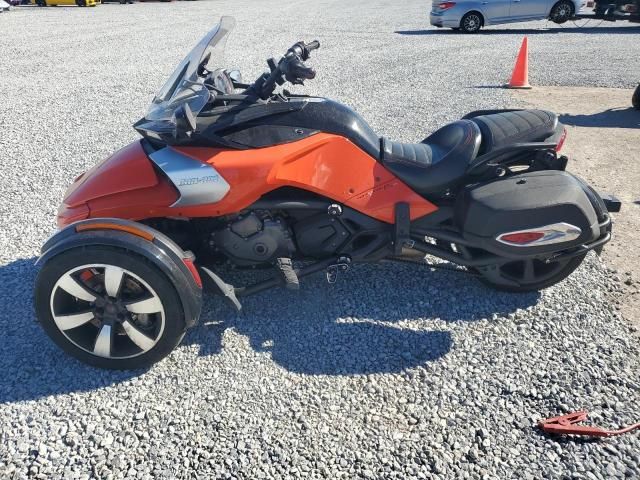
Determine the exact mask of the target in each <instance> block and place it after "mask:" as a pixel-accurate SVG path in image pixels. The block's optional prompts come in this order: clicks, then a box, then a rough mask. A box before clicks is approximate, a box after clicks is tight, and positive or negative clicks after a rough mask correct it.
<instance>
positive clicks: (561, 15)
mask: <svg viewBox="0 0 640 480" xmlns="http://www.w3.org/2000/svg"><path fill="white" fill-rule="evenodd" d="M573 14H574V6H573V3H571V2H569V1H567V0H561V1H560V2H558V3H556V4H555V5H554V6H553V8H551V12H550V13H549V20H551V21H552V22H553V23H557V24H559V25H560V24H563V23H565V22H567V21H568V20H569V19H570V18H571V17H573Z"/></svg>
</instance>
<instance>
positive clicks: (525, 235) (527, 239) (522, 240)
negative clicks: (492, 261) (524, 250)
mask: <svg viewBox="0 0 640 480" xmlns="http://www.w3.org/2000/svg"><path fill="white" fill-rule="evenodd" d="M542 237H544V232H522V233H509V234H507V235H501V236H500V240H502V242H505V243H511V244H514V243H515V244H516V245H526V244H527V243H531V242H535V241H536V240H540V239H541V238H542Z"/></svg>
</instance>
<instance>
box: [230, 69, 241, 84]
mask: <svg viewBox="0 0 640 480" xmlns="http://www.w3.org/2000/svg"><path fill="white" fill-rule="evenodd" d="M227 75H229V78H230V79H231V81H232V82H233V83H242V74H241V73H240V70H231V71H229V72H227Z"/></svg>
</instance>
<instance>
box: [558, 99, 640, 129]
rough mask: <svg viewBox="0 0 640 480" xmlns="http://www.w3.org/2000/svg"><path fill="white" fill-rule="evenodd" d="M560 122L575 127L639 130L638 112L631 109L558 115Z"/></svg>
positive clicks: (639, 114)
mask: <svg viewBox="0 0 640 480" xmlns="http://www.w3.org/2000/svg"><path fill="white" fill-rule="evenodd" d="M629 101H631V100H629ZM560 121H561V122H562V123H564V124H565V125H573V126H575V127H600V128H640V112H639V111H638V110H635V109H633V108H631V107H629V108H615V109H614V108H610V109H608V110H605V111H603V112H598V113H592V114H590V115H560Z"/></svg>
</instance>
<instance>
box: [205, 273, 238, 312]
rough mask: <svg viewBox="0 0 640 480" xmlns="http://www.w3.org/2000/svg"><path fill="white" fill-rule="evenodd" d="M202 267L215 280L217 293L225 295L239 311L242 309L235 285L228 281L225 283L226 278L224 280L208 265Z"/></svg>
mask: <svg viewBox="0 0 640 480" xmlns="http://www.w3.org/2000/svg"><path fill="white" fill-rule="evenodd" d="M200 268H201V269H202V270H203V271H204V272H205V273H206V274H207V275H209V278H210V279H211V280H212V281H213V283H214V285H215V286H216V293H218V294H219V295H222V296H223V297H225V300H227V301H228V302H229V303H230V304H231V305H232V306H234V307H235V308H236V310H238V311H240V310H242V304H241V303H240V301H239V300H238V298H237V297H236V289H235V288H234V286H233V285H229V284H228V283H225V282H224V280H222V279H221V278H220V277H219V276H218V275H216V274H215V273H213V272H212V271H211V270H209V269H208V268H206V267H200Z"/></svg>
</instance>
